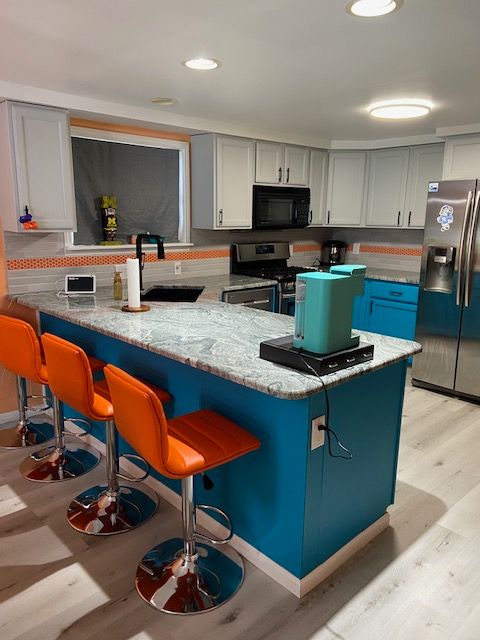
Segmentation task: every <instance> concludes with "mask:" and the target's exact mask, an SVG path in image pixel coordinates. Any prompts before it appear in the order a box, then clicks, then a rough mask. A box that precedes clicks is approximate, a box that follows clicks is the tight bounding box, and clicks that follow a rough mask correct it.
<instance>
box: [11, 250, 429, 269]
mask: <svg viewBox="0 0 480 640" xmlns="http://www.w3.org/2000/svg"><path fill="white" fill-rule="evenodd" d="M321 246H322V245H321V243H308V244H307V243H305V244H302V243H296V244H295V245H294V246H293V253H304V252H307V251H320V249H321ZM348 250H349V251H351V250H352V245H348ZM360 253H376V254H383V255H394V256H415V257H419V256H421V255H422V249H421V247H402V246H387V245H372V244H360ZM229 256H230V249H229V248H228V247H217V248H213V249H200V248H199V249H196V250H192V251H167V253H166V254H165V260H168V261H172V260H214V259H216V258H228V257H229ZM133 257H135V254H134V252H133V249H132V253H131V254H126V253H121V254H119V253H114V254H111V253H109V254H102V255H98V254H96V255H81V256H78V255H68V256H51V257H46V258H44V257H39V258H10V259H8V260H7V269H8V270H9V271H16V270H22V269H61V268H66V267H89V266H92V267H93V266H102V265H111V264H123V263H125V262H126V261H127V258H133ZM145 260H146V262H156V261H157V257H156V255H155V254H154V253H148V254H147V255H146V257H145Z"/></svg>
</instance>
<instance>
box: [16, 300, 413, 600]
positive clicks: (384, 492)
mask: <svg viewBox="0 0 480 640" xmlns="http://www.w3.org/2000/svg"><path fill="white" fill-rule="evenodd" d="M110 295H111V292H110V290H107V291H105V292H103V293H102V292H101V291H100V292H99V293H97V295H96V296H95V297H94V298H93V297H92V298H72V299H66V298H58V297H57V295H56V294H55V293H35V294H23V295H19V296H16V297H12V298H13V299H14V300H15V301H16V302H17V303H19V304H23V305H25V306H27V307H30V308H33V309H36V310H37V311H38V312H39V314H40V326H41V331H42V332H50V333H53V334H56V335H58V336H61V337H63V338H65V339H67V340H71V341H72V342H75V343H77V344H79V345H80V346H82V347H83V348H84V349H85V350H86V351H87V352H88V353H90V354H92V355H95V356H96V357H98V358H101V359H102V360H104V361H106V362H111V363H113V364H115V365H117V366H119V367H121V368H123V369H125V370H126V371H128V372H129V373H131V374H133V375H135V376H139V377H142V378H144V379H147V380H150V381H151V382H153V383H156V384H158V385H159V386H161V387H162V388H164V389H166V390H168V391H169V393H171V395H172V396H173V401H172V402H171V403H170V405H169V406H167V407H166V414H167V417H173V416H174V415H179V414H183V413H187V412H190V411H195V410H197V409H206V408H208V409H213V410H215V411H218V412H220V413H223V414H224V415H226V416H227V417H229V418H231V419H232V420H234V421H236V422H237V423H238V424H240V425H241V426H242V427H244V428H245V429H247V430H248V431H250V432H252V433H253V434H254V435H255V436H257V437H258V438H259V439H260V441H261V443H262V446H261V448H260V449H259V450H258V451H256V452H254V453H251V454H249V455H246V456H243V457H241V458H239V459H238V460H235V461H233V462H231V463H229V464H226V465H223V466H221V467H219V468H218V469H215V470H213V471H211V472H209V475H210V476H211V479H212V480H213V483H214V487H213V489H211V490H209V491H206V490H205V489H204V487H203V484H202V483H201V482H197V484H196V487H195V493H196V499H197V502H199V503H207V504H212V505H215V506H218V507H220V508H221V509H224V510H225V511H226V512H227V513H228V514H229V515H230V516H231V518H232V520H233V523H234V529H235V536H234V539H233V541H232V546H234V547H235V548H236V549H237V550H238V551H239V552H240V553H241V554H242V555H243V556H244V557H246V558H247V559H248V560H250V561H251V562H252V563H254V564H255V565H256V566H258V567H259V568H260V569H262V570H263V571H265V572H266V573H267V574H268V575H270V576H271V577H272V578H274V579H275V580H277V581H278V582H280V583H281V584H282V585H284V586H285V587H286V588H287V589H289V590H290V591H291V592H292V593H295V594H296V595H297V596H302V595H304V594H305V593H307V592H308V591H309V590H310V589H311V588H313V587H314V586H315V585H316V584H318V583H319V582H321V581H322V580H324V579H325V578H326V577H327V576H328V575H329V574H330V573H332V571H334V570H335V569H336V568H337V567H338V566H339V565H340V564H341V563H342V562H344V561H345V560H346V559H347V558H348V557H350V556H351V555H352V554H353V553H355V552H356V551H357V550H358V549H359V548H360V547H361V546H363V545H365V544H367V543H368V542H369V541H370V540H371V539H372V538H373V537H374V536H375V535H377V534H378V533H379V532H380V531H382V530H383V529H384V528H385V527H387V526H388V513H387V508H388V506H389V505H391V504H392V503H393V501H394V495H395V479H396V468H397V456H398V443H399V437H400V426H401V416H402V406H403V396H404V384H405V374H406V367H407V358H408V357H409V356H411V355H413V354H415V353H418V352H419V351H420V345H418V344H417V343H415V342H411V341H407V340H400V339H396V338H389V337H386V336H381V335H378V334H373V333H367V332H363V333H362V340H363V341H364V342H369V343H373V344H374V346H375V354H374V359H373V360H372V361H371V362H367V363H363V364H361V365H357V366H354V367H351V368H349V369H344V370H343V371H339V372H336V373H332V374H330V375H328V376H324V377H322V378H321V379H318V378H317V377H316V376H314V375H308V374H304V373H301V372H298V371H294V370H291V369H286V368H283V367H281V366H278V365H275V364H273V363H270V362H267V361H264V360H261V359H260V358H259V355H258V354H259V344H260V342H262V341H263V340H268V339H272V338H276V337H280V336H285V335H289V334H292V333H293V325H294V321H293V318H291V317H289V316H284V315H278V314H273V313H270V312H266V311H257V310H254V309H249V308H245V307H240V306H235V305H228V304H224V303H220V302H208V301H205V302H202V301H200V302H196V303H152V304H151V310H150V311H149V312H147V313H138V314H136V313H123V312H122V311H121V308H120V307H121V304H122V303H115V302H113V301H112V300H111V297H110ZM326 393H327V394H328V401H329V408H330V427H331V429H333V431H334V432H335V433H336V435H337V436H338V439H339V440H340V441H341V442H342V443H343V445H345V447H347V448H348V450H349V451H350V452H351V454H352V458H351V459H348V460H347V459H344V458H342V457H337V456H340V455H342V454H343V453H344V452H343V451H342V449H340V447H339V446H338V445H337V443H336V441H335V438H331V443H330V444H331V446H330V447H329V446H328V444H329V443H328V439H325V442H323V443H322V436H324V435H325V434H324V432H319V430H318V427H317V422H318V421H320V422H321V420H322V416H325V413H326ZM67 415H75V413H74V412H72V411H71V410H70V409H68V408H67ZM317 419H318V420H317ZM141 428H142V425H141V424H139V425H138V429H141ZM104 440H105V436H104V427H103V425H101V424H95V425H94V426H93V430H92V436H91V441H92V442H93V444H97V446H101V442H102V441H104ZM121 451H123V452H126V451H130V450H129V449H128V448H127V447H126V446H125V445H124V446H123V447H122V445H121ZM149 481H150V483H151V484H152V486H154V487H155V488H156V489H157V490H158V492H159V493H160V494H161V495H162V496H163V497H165V498H166V499H167V500H169V501H171V502H172V503H174V504H175V505H176V506H179V504H180V499H179V493H180V483H177V482H176V481H172V480H169V479H167V478H165V477H162V476H155V478H153V479H152V478H151V479H150V480H149ZM160 509H161V507H160ZM199 522H200V524H203V525H204V526H207V528H209V529H210V530H211V531H213V532H214V533H218V532H219V531H221V525H220V524H218V523H216V522H215V521H214V520H212V519H211V518H209V517H208V516H202V517H200V516H199ZM145 526H151V525H149V524H146V525H145ZM179 527H180V522H179Z"/></svg>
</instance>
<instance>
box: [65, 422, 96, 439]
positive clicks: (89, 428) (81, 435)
mask: <svg viewBox="0 0 480 640" xmlns="http://www.w3.org/2000/svg"><path fill="white" fill-rule="evenodd" d="M67 420H68V421H69V422H73V424H75V425H76V424H78V425H81V426H83V425H86V429H85V431H83V432H81V433H77V432H75V431H69V430H68V429H64V430H63V431H62V434H63V435H64V436H72V437H74V438H84V437H85V436H88V435H90V433H91V432H92V427H93V425H92V423H91V422H89V420H84V419H83V418H65V422H67Z"/></svg>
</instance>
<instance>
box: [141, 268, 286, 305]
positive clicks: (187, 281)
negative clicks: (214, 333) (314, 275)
mask: <svg viewBox="0 0 480 640" xmlns="http://www.w3.org/2000/svg"><path fill="white" fill-rule="evenodd" d="M153 284H162V285H164V286H165V285H167V286H172V287H181V286H184V285H192V286H196V285H200V286H205V289H204V290H203V291H202V293H201V294H200V297H199V298H198V300H199V302H203V301H205V300H220V299H221V297H222V293H223V292H224V291H238V290H240V289H258V288H260V287H271V286H277V282H276V280H267V279H263V278H252V277H251V276H241V275H237V274H235V273H224V274H219V275H213V276H195V277H189V276H187V275H183V276H181V277H180V276H175V277H171V278H168V279H167V278H165V279H162V278H156V279H155V280H151V281H149V280H148V279H147V280H146V281H145V283H144V287H145V289H148V287H150V286H152V285H153Z"/></svg>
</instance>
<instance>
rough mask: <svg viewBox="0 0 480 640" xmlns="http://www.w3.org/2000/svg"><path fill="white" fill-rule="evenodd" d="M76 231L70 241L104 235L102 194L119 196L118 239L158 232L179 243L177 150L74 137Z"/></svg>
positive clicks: (84, 241) (83, 241) (90, 240)
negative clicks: (101, 208)
mask: <svg viewBox="0 0 480 640" xmlns="http://www.w3.org/2000/svg"><path fill="white" fill-rule="evenodd" d="M72 152H73V174H74V180H75V203H76V208H77V227H78V231H77V233H75V234H74V244H98V243H99V242H100V241H101V240H102V239H103V235H102V223H101V211H100V196H102V195H110V196H116V198H117V221H118V231H117V236H116V238H117V239H118V240H121V241H122V242H124V243H126V242H128V237H129V236H130V235H134V234H137V233H145V232H147V231H148V232H150V233H157V234H159V235H161V236H164V237H165V242H178V216H179V151H177V150H175V149H158V148H156V147H141V146H138V145H131V144H122V143H118V142H104V141H102V140H89V139H86V138H72Z"/></svg>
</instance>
